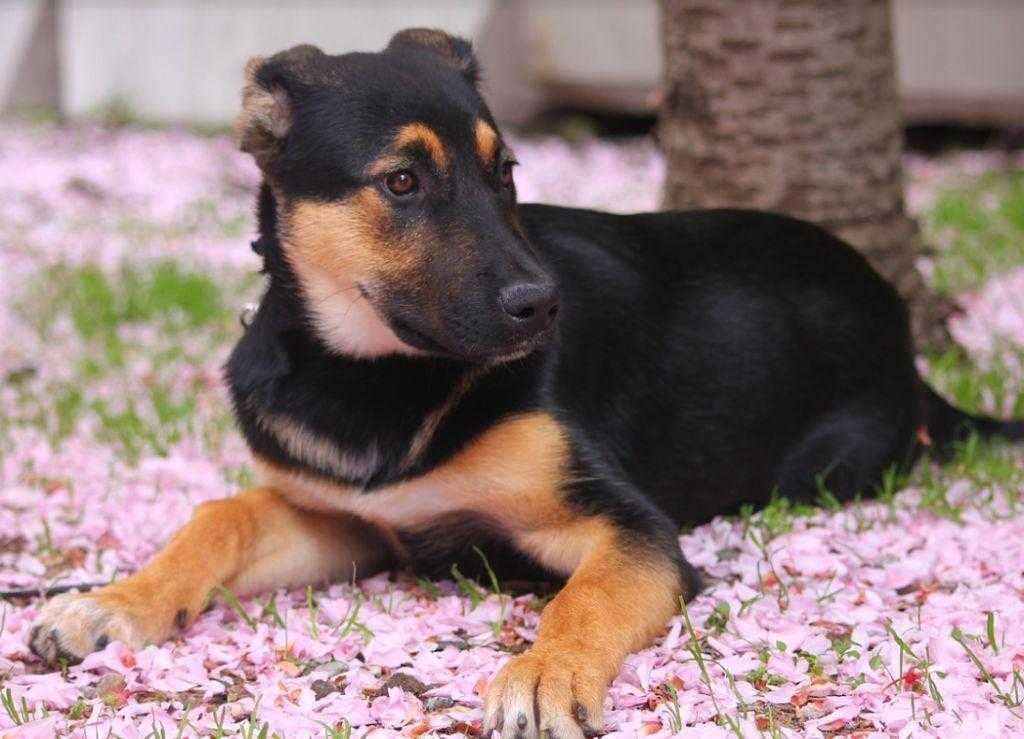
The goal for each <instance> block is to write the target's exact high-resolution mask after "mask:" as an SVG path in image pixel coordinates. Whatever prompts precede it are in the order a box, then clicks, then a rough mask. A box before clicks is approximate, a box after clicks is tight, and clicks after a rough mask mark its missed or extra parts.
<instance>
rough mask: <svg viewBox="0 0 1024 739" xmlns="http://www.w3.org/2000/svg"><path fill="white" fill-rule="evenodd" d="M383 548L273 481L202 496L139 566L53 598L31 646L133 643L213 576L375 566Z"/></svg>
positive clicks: (51, 650)
mask: <svg viewBox="0 0 1024 739" xmlns="http://www.w3.org/2000/svg"><path fill="white" fill-rule="evenodd" d="M385 556H386V555H385V548H384V545H383V544H382V542H381V540H380V537H379V536H378V535H377V534H376V532H375V531H374V530H373V529H372V527H370V526H368V525H367V524H365V523H363V522H361V521H359V520H357V519H354V518H351V517H343V516H331V515H326V514H323V513H312V512H307V511H303V510H301V509H298V508H296V507H294V506H292V505H291V504H289V503H288V502H287V501H286V500H285V499H284V498H283V497H281V495H279V494H278V493H277V492H275V491H274V490H272V489H270V488H253V489H251V490H247V491H246V492H244V493H241V494H239V495H236V496H234V497H231V498H225V499H223V500H216V501H211V502H209V503H204V504H203V505H201V506H199V508H198V509H196V512H195V514H194V515H193V517H192V520H191V521H189V522H188V523H187V524H186V525H185V526H184V528H182V529H181V530H180V531H179V532H178V533H177V534H176V535H175V536H174V537H173V538H172V539H171V540H170V541H169V542H168V544H167V545H166V546H165V547H164V548H163V550H161V551H160V552H159V553H158V554H157V555H156V556H155V557H154V558H153V560H152V561H151V562H150V563H149V564H147V565H146V566H145V567H144V568H143V569H141V570H139V571H138V572H136V573H135V574H133V575H131V576H130V577H128V578H126V579H124V580H121V581H119V582H115V583H112V584H111V585H107V586H106V587H103V588H100V589H99V590H96V591H93V592H90V593H83V594H66V595H61V596H58V597H56V598H53V599H52V600H50V601H49V602H48V603H47V604H46V605H45V606H44V607H43V609H42V611H41V612H40V614H39V617H38V618H37V621H36V624H35V626H34V627H33V629H32V633H31V637H30V641H29V645H30V647H31V648H32V651H33V652H35V653H36V654H37V655H39V656H40V657H42V658H43V659H44V660H45V661H47V662H48V663H50V664H56V662H57V661H58V660H60V659H62V658H63V659H67V660H68V661H72V662H73V661H77V660H80V659H81V658H82V657H84V656H85V655H86V654H89V653H90V652H93V651H95V650H97V649H102V648H103V647H104V646H106V644H107V643H108V642H110V641H114V640H118V641H122V642H124V643H126V644H128V645H129V646H131V647H133V648H139V647H142V646H145V645H147V644H155V643H159V642H162V641H164V640H166V639H168V638H170V637H172V636H174V635H175V634H177V633H178V632H180V631H181V630H183V629H184V628H185V627H187V626H188V625H189V624H190V623H191V622H192V621H193V620H195V618H196V617H197V616H198V615H199V613H200V612H201V611H202V610H203V608H204V607H205V606H206V604H207V602H208V600H209V598H210V596H211V594H212V593H213V592H214V591H215V590H216V588H217V586H220V585H223V586H225V587H227V588H230V589H231V590H232V591H234V592H236V593H239V594H247V593H253V592H257V591H260V590H266V589H270V588H275V587H281V586H289V585H301V584H305V583H311V582H316V581H320V580H327V579H340V578H349V577H351V576H352V573H353V569H354V568H358V570H359V572H360V573H364V572H367V571H368V570H374V569H377V568H378V567H380V566H381V564H382V563H383V561H384V558H385Z"/></svg>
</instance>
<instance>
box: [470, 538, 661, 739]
mask: <svg viewBox="0 0 1024 739" xmlns="http://www.w3.org/2000/svg"><path fill="white" fill-rule="evenodd" d="M597 521H598V522H600V519H597ZM572 527H573V525H570V529H571V528H572ZM562 535H565V534H562ZM555 536H559V534H555ZM577 536H578V534H577V533H571V534H569V537H570V541H573V540H575V539H576V537H577ZM570 550H573V551H582V552H583V557H582V561H581V562H580V563H579V564H578V566H577V568H576V570H575V572H574V573H573V575H572V577H570V578H569V581H568V583H567V584H566V586H565V588H563V589H562V591H561V592H560V593H559V594H558V595H557V596H556V597H555V599H554V600H552V601H551V603H549V604H548V606H547V608H545V609H544V613H543V614H542V616H541V625H540V631H539V633H538V635H537V641H536V642H535V643H534V645H533V647H532V648H531V649H530V650H529V651H528V652H526V653H525V654H523V655H521V656H518V657H514V658H513V659H512V660H511V661H509V662H508V664H506V665H505V666H504V667H503V668H502V670H501V671H500V672H499V673H498V675H497V676H496V677H495V679H494V681H493V682H492V683H491V685H490V686H489V688H488V691H487V696H486V700H485V716H484V726H485V727H488V726H493V727H495V728H497V729H499V730H501V732H502V736H513V735H517V734H516V732H515V727H517V722H518V721H519V720H520V716H522V717H523V718H522V720H523V721H524V722H525V723H526V724H527V726H526V731H525V735H526V736H536V735H538V734H541V733H542V732H544V731H550V732H552V734H553V735H556V736H582V735H583V734H582V731H581V727H580V726H579V723H578V719H579V718H580V717H581V716H582V717H583V721H582V723H583V724H584V726H585V727H586V728H588V729H590V730H595V731H596V730H599V729H600V728H601V725H602V722H603V721H602V704H603V701H604V696H605V693H606V692H607V689H608V685H609V683H610V682H611V681H612V679H613V678H614V677H615V675H616V674H617V673H618V671H619V668H620V667H621V666H622V661H623V659H625V657H626V655H628V654H629V653H630V652H633V651H635V650H637V649H640V648H642V647H644V646H647V645H648V644H650V642H651V641H652V640H653V639H654V637H655V636H657V634H658V633H659V632H660V631H661V630H662V629H664V627H665V623H666V622H667V621H668V620H669V618H670V617H671V616H672V615H673V613H674V612H675V610H676V607H677V603H678V601H677V598H678V596H679V579H678V575H677V571H676V569H675V567H673V566H672V564H671V563H670V562H667V561H665V560H664V559H663V558H661V557H656V556H653V555H651V554H650V553H647V552H644V551H638V550H636V549H635V548H633V547H630V546H628V545H625V544H624V543H623V542H621V541H620V540H619V537H618V534H617V532H616V531H615V529H614V527H613V526H611V525H609V524H607V523H605V524H604V526H603V531H601V526H600V523H598V524H597V525H596V526H595V527H594V528H590V529H589V530H588V531H587V532H586V535H585V543H584V542H582V541H575V542H574V543H572V544H571V545H570ZM580 709H582V711H581V710H580Z"/></svg>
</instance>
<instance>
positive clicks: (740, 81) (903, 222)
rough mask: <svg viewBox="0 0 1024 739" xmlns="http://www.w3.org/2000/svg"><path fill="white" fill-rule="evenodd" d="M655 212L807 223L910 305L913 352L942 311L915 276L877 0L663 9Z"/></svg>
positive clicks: (938, 332) (883, 12) (913, 233)
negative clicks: (845, 247)
mask: <svg viewBox="0 0 1024 739" xmlns="http://www.w3.org/2000/svg"><path fill="white" fill-rule="evenodd" d="M662 26H663V29H664V47H665V74H666V85H665V99H664V104H663V109H662V120H661V124H660V136H661V141H662V146H663V147H664V149H665V152H666V154H667V159H668V176H667V181H666V188H665V200H666V206H667V207H672V208H692V207H701V208H708V207H719V206H734V207H745V208H758V209H762V210H773V211H779V212H783V213H788V214H790V215H793V216H796V217H798V218H804V219H807V220H809V221H814V222H816V223H819V224H821V225H822V226H824V227H826V228H828V229H830V230H831V231H832V232H834V233H836V234H837V235H839V236H840V237H841V238H843V239H845V240H847V241H849V242H850V243H851V244H853V245H854V246H855V247H857V248H858V249H859V250H860V251H861V252H862V253H863V254H864V255H865V256H866V257H867V258H868V260H869V261H870V262H871V263H872V264H873V265H874V266H875V268H876V269H877V270H878V271H879V272H881V273H882V274H883V275H884V276H885V277H886V278H888V279H889V281H890V282H892V284H893V285H895V286H896V288H897V289H898V290H899V291H900V293H901V294H902V295H903V297H904V298H905V299H906V300H907V302H908V303H909V305H910V308H911V315H912V327H913V331H914V336H915V339H916V340H917V342H918V345H919V346H921V345H924V344H925V343H931V342H935V341H941V340H942V338H941V337H942V336H943V332H944V328H943V323H944V318H945V317H946V311H945V308H944V306H943V305H942V304H941V303H940V301H938V300H937V299H936V298H935V297H934V296H933V295H932V294H931V293H930V292H929V290H928V289H927V286H926V285H925V283H924V280H923V279H922V276H921V273H920V272H919V271H918V269H917V268H916V263H917V260H918V258H919V257H920V256H921V255H922V253H923V247H922V242H921V237H920V233H919V231H918V228H917V224H916V223H915V221H914V220H913V219H912V218H910V217H909V216H908V215H907V214H906V213H905V211H904V209H903V171H902V164H901V159H900V157H901V154H902V151H903V134H902V128H901V119H900V110H899V98H898V91H897V84H896V69H895V57H894V52H893V44H892V27H891V19H890V3H889V1H888V0H662Z"/></svg>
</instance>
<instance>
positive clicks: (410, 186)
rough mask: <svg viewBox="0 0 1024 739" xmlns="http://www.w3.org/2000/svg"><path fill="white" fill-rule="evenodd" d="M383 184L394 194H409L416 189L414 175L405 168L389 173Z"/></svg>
mask: <svg viewBox="0 0 1024 739" xmlns="http://www.w3.org/2000/svg"><path fill="white" fill-rule="evenodd" d="M384 184H385V185H387V186H388V190H390V191H391V192H392V194H394V195H410V194H412V193H413V192H415V191H416V175H414V174H413V173H412V172H410V171H409V170H407V169H400V170H398V171H397V172H392V173H391V174H389V175H388V176H387V179H386V180H384Z"/></svg>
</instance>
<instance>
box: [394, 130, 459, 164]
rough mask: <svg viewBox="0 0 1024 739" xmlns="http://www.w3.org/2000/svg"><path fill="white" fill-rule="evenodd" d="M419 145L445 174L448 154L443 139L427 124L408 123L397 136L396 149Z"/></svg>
mask: <svg viewBox="0 0 1024 739" xmlns="http://www.w3.org/2000/svg"><path fill="white" fill-rule="evenodd" d="M417 145H418V146H422V147H423V148H424V149H426V150H427V153H429V154H430V158H431V159H433V160H434V164H435V166H436V167H437V168H438V169H439V170H441V171H442V172H444V171H446V170H447V169H448V152H447V151H445V148H444V144H442V143H441V137H440V136H438V135H437V133H435V132H434V129H432V128H431V127H430V126H428V125H427V124H425V123H408V124H406V125H405V126H402V128H401V129H399V131H398V134H397V135H396V136H395V144H394V146H395V148H396V149H405V148H408V147H411V146H417Z"/></svg>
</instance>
